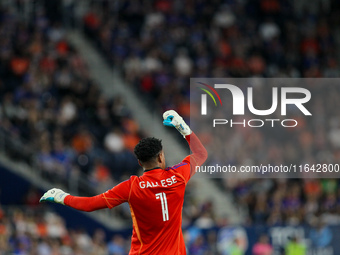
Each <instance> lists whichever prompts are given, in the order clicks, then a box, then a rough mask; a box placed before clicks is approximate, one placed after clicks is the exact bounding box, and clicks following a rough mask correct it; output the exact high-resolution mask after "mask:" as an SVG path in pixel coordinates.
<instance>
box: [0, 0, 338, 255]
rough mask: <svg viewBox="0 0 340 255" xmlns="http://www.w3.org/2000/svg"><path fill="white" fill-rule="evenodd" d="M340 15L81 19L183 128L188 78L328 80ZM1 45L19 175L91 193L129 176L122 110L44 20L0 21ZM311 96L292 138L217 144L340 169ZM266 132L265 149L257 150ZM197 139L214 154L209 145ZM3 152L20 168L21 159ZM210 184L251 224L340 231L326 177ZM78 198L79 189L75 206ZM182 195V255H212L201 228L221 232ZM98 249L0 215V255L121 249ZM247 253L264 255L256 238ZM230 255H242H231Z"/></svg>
mask: <svg viewBox="0 0 340 255" xmlns="http://www.w3.org/2000/svg"><path fill="white" fill-rule="evenodd" d="M70 2H72V1H70ZM339 12H340V9H339V3H338V2H337V1H331V0H316V1H305V0H299V1H284V0H255V1H247V0H243V1H241V0H226V1H222V0H213V1H205V0H199V1H180V0H175V1H168V0H157V1H129V0H120V1H110V0H101V1H93V3H92V4H91V5H90V8H89V11H88V12H87V13H86V14H85V16H84V17H83V21H84V31H85V33H86V34H87V35H88V36H89V37H90V38H91V39H92V40H93V42H94V43H95V45H96V46H97V47H98V49H99V50H100V51H101V52H102V53H103V56H104V57H105V58H107V60H108V61H109V63H110V64H113V65H114V67H115V68H117V69H119V70H120V71H121V73H122V75H123V76H124V78H125V80H126V81H127V82H128V83H129V84H131V86H133V87H135V88H136V90H138V91H139V92H140V93H141V94H143V96H144V97H145V99H146V100H144V101H145V102H147V104H149V105H150V106H151V107H155V108H157V109H159V111H160V112H162V111H163V110H166V109H170V108H171V109H175V110H177V111H178V112H179V113H180V114H181V115H183V116H184V117H185V118H186V119H189V117H190V98H189V93H190V91H189V78H190V77H254V76H256V77H294V78H296V77H328V78H331V77H339V76H340V68H339V60H338V59H339V48H338V46H337V45H339V38H340V37H339V31H338V27H339V24H340V15H339V14H340V13H339ZM0 35H1V36H0V77H1V78H0V132H1V133H2V134H4V136H8V137H11V138H13V140H14V141H21V142H22V143H23V144H28V145H29V146H30V150H31V151H30V153H31V154H29V155H30V156H29V160H30V163H31V164H32V165H33V166H35V167H36V169H37V170H38V169H40V171H41V172H42V174H43V176H45V178H47V179H49V180H50V181H53V182H54V183H55V184H56V185H58V183H65V182H66V181H67V180H70V179H72V178H75V179H76V180H77V179H79V178H80V176H84V177H85V179H86V180H87V183H89V185H90V187H92V188H93V192H94V193H99V192H103V191H105V190H107V189H108V188H110V187H112V186H113V185H115V184H116V183H117V182H119V181H120V180H122V179H125V178H126V177H127V176H129V175H130V174H134V173H136V170H137V169H138V168H139V167H138V164H137V161H136V160H135V159H134V156H133V153H132V150H133V147H134V145H135V144H136V143H137V142H138V141H139V139H140V138H141V137H143V133H142V131H141V130H140V128H139V126H138V123H136V122H135V120H134V119H133V118H132V117H131V115H130V111H129V109H128V108H127V107H126V106H125V103H124V100H125V99H124V98H123V97H116V98H113V99H107V98H106V97H105V95H103V93H102V92H101V91H100V88H99V86H98V85H97V84H96V82H95V81H93V80H92V79H91V76H90V74H89V70H88V68H87V65H86V63H84V61H83V60H82V58H81V57H80V55H79V54H78V52H77V49H75V48H74V47H73V46H72V45H71V44H70V43H69V41H68V40H67V38H66V37H65V35H66V33H65V28H64V26H63V24H62V23H61V21H58V20H57V21H53V22H51V20H49V18H48V16H47V13H46V10H45V9H44V8H43V7H42V6H39V5H38V6H36V12H35V16H34V18H33V19H32V20H31V21H30V22H24V21H22V20H21V19H20V17H19V16H18V15H17V14H15V13H12V12H10V11H8V10H6V9H0ZM262 89H263V88H262ZM260 90H261V88H260ZM315 91H316V92H315V93H314V92H313V95H317V97H316V100H314V105H312V107H313V115H314V116H313V119H312V120H311V119H304V118H302V117H301V116H297V117H298V118H299V121H300V123H301V125H300V126H299V127H300V128H298V129H296V130H295V131H294V132H287V131H285V130H283V129H276V132H277V133H272V134H270V132H268V130H264V131H265V132H262V131H259V130H256V129H231V132H230V143H228V145H227V146H226V145H225V144H223V145H221V146H222V147H223V148H224V150H221V151H222V152H225V153H226V154H225V155H227V157H228V161H230V163H232V164H235V165H237V164H243V163H245V162H247V164H249V160H252V161H251V162H252V163H257V162H263V163H265V162H267V163H273V164H282V163H285V162H296V163H299V162H309V163H311V162H315V163H323V162H328V163H334V162H340V139H339V137H340V117H339V113H338V111H337V109H339V106H340V105H339V102H340V100H339V99H340V91H339V89H338V88H334V89H330V90H327V91H326V92H324V91H322V90H321V89H320V88H315ZM260 92H261V91H260ZM259 94H261V93H259ZM261 99H262V98H258V99H257V100H259V101H261ZM268 134H269V135H270V136H271V137H275V139H274V138H273V139H270V140H268V139H266V135H268ZM200 135H201V136H200V137H202V139H203V140H204V144H206V145H207V146H208V148H209V151H210V152H211V151H213V150H214V146H212V144H218V143H215V142H214V141H212V139H211V137H210V136H209V134H204V133H202V134H200ZM286 137H290V139H288V140H287V139H286ZM292 141H294V142H292ZM0 145H1V144H0ZM218 148H220V147H218V146H215V149H218ZM6 152H7V153H9V154H11V156H12V157H13V158H22V157H19V156H18V155H19V154H20V153H21V152H20V150H16V151H14V152H12V153H11V151H9V150H7V151H6ZM254 152H256V153H255V154H256V155H255V154H254ZM32 155H33V156H34V157H33V161H32V160H31V156H32ZM209 155H214V153H209ZM209 160H210V162H215V161H214V160H215V159H214V157H212V158H211V157H210V159H209ZM318 160H319V161H322V162H318ZM72 180H74V179H72ZM219 184H220V185H221V188H222V190H224V189H225V190H228V191H232V192H233V194H234V198H235V202H236V203H235V204H237V206H239V207H241V208H242V210H243V211H246V212H247V216H246V223H247V224H249V225H258V224H262V225H263V224H266V225H269V226H276V225H281V224H289V225H299V224H303V223H308V224H310V225H312V226H317V225H318V224H320V222H323V224H326V225H333V224H334V225H335V224H339V223H340V217H339V213H340V188H339V182H338V180H337V179H322V180H320V179H304V180H302V179H300V180H295V179H293V180H287V179H246V180H237V179H232V180H231V179H225V180H220V183H219ZM88 192H89V190H88V186H86V187H84V188H83V194H87V193H88ZM93 192H92V193H93ZM190 192H191V191H190V188H189V189H188V194H187V196H188V198H187V199H186V202H185V207H184V211H183V228H184V229H185V231H184V235H185V239H186V242H187V247H188V250H189V252H190V254H216V249H217V247H216V245H217V244H216V238H217V236H216V235H217V232H216V231H208V232H204V235H203V234H202V229H203V230H204V229H205V230H210V229H214V228H216V227H223V226H225V225H227V224H228V221H227V219H217V218H216V216H215V212H214V209H213V205H212V204H211V203H209V202H207V203H204V204H202V205H199V204H197V203H196V202H195V201H194V200H193V201H190V199H192V197H193V196H191V194H190ZM320 219H321V220H320ZM106 239H107V237H105V234H103V232H102V231H101V230H98V231H96V232H95V233H94V234H93V236H90V235H89V234H88V233H86V232H84V231H81V230H79V231H73V230H68V229H67V228H66V227H65V223H64V222H63V221H62V219H61V218H60V217H59V216H58V215H55V214H53V213H50V212H47V213H44V214H37V215H36V214H35V213H31V212H26V211H22V210H20V209H17V210H15V211H14V212H13V213H11V214H9V215H7V214H6V213H4V212H3V211H2V213H0V252H2V251H11V252H13V253H14V254H59V253H61V254H126V252H127V250H128V245H129V240H128V239H125V238H123V237H121V236H114V237H113V238H112V240H111V241H110V242H108V243H107V242H105V241H104V240H106ZM89 244H91V245H90V246H91V247H92V248H93V247H95V248H94V249H93V250H92V249H90V248H89ZM292 245H293V246H294V245H295V244H294V243H293V244H292ZM257 247H259V248H256V249H258V250H261V249H262V250H265V251H266V252H267V254H271V252H272V250H271V247H270V244H269V241H268V238H267V237H261V238H260V241H259V243H258V246H257ZM294 247H297V246H296V245H295V246H294ZM256 249H255V248H254V251H253V253H254V254H261V253H256ZM287 249H290V248H289V247H288V248H287ZM301 249H303V247H302V248H301ZM28 250H29V251H32V252H31V253H30V252H27V251H28ZM94 251H95V252H94ZM233 252H234V253H231V252H230V254H242V252H241V251H239V250H238V248H237V245H236V246H235V247H234V251H233ZM228 254H229V253H228ZM296 254H297V253H296ZM299 254H304V253H299Z"/></svg>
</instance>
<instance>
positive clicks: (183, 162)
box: [165, 161, 189, 171]
mask: <svg viewBox="0 0 340 255" xmlns="http://www.w3.org/2000/svg"><path fill="white" fill-rule="evenodd" d="M185 166H189V163H188V162H185V161H182V162H180V163H178V164H176V165H173V166H170V167H167V168H165V171H170V170H176V169H178V168H181V167H185Z"/></svg>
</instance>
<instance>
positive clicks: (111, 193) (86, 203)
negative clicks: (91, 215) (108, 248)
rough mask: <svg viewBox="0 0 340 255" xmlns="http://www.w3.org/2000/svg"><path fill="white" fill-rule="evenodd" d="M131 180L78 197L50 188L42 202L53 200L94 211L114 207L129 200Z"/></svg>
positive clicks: (41, 199) (83, 209)
mask: <svg viewBox="0 0 340 255" xmlns="http://www.w3.org/2000/svg"><path fill="white" fill-rule="evenodd" d="M129 191H130V180H127V181H124V182H122V183H120V184H118V185H117V186H115V187H113V188H112V189H110V190H108V191H106V192H105V193H102V194H100V195H97V196H94V197H78V196H71V195H70V194H68V193H66V192H64V191H62V190H61V189H56V188H54V189H50V190H48V191H47V192H46V193H45V194H44V195H43V196H42V197H41V198H40V202H52V203H58V204H62V205H67V206H69V207H72V208H74V209H77V210H80V211H85V212H92V211H95V210H99V209H104V208H110V209H111V208H113V207H115V206H117V205H120V204H121V203H124V202H127V201H128V196H129Z"/></svg>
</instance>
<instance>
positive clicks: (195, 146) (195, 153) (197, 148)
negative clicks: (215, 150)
mask: <svg viewBox="0 0 340 255" xmlns="http://www.w3.org/2000/svg"><path fill="white" fill-rule="evenodd" d="M185 140H187V142H188V144H189V146H190V150H191V151H192V154H191V155H189V161H190V165H191V168H192V170H194V169H196V166H201V165H202V164H203V163H204V162H205V161H206V160H207V158H208V152H207V150H206V149H205V147H204V146H203V144H202V143H201V141H200V140H199V139H198V137H197V136H196V134H195V133H191V134H190V135H187V136H186V137H185ZM184 160H185V159H184Z"/></svg>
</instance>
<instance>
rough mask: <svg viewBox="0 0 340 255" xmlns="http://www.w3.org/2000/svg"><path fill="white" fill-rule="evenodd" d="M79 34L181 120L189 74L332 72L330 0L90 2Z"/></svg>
mask: <svg viewBox="0 0 340 255" xmlns="http://www.w3.org/2000/svg"><path fill="white" fill-rule="evenodd" d="M92 3H93V4H92V6H91V9H90V10H89V11H88V13H87V14H86V15H85V16H84V27H85V32H86V33H87V34H88V36H90V37H91V38H92V39H93V40H94V41H95V42H96V45H97V46H98V47H99V48H100V49H101V50H102V52H103V53H104V54H105V56H106V57H107V58H108V60H109V61H110V63H112V64H113V65H114V67H115V68H118V69H120V70H121V71H122V73H123V75H124V77H125V79H126V81H127V82H129V83H130V84H132V86H134V87H135V88H136V89H138V90H139V91H141V92H142V93H144V94H147V96H149V97H151V98H154V101H155V104H156V105H157V107H158V108H159V109H160V111H162V110H165V109H170V108H171V109H176V110H177V111H178V112H179V113H180V114H182V115H183V116H185V117H187V118H189V113H190V109H189V78H190V77H252V76H259V77H339V75H340V71H339V63H338V57H339V49H338V47H337V45H339V44H338V42H339V35H338V26H337V24H339V15H338V14H339V8H338V7H339V6H338V5H339V3H338V2H337V1H331V0H320V1H311V2H310V1H304V0H302V1H285V0H255V1H247V0H245V1H241V0H227V1H225V0H214V1H205V0H200V1H180V0H178V1H168V0H157V1H129V0H124V1H119V2H117V3H115V4H113V3H112V1H109V0H108V1H105V0H103V1H93V2H92Z"/></svg>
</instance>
